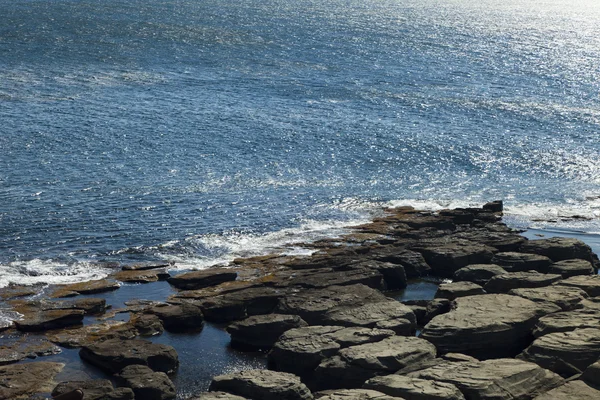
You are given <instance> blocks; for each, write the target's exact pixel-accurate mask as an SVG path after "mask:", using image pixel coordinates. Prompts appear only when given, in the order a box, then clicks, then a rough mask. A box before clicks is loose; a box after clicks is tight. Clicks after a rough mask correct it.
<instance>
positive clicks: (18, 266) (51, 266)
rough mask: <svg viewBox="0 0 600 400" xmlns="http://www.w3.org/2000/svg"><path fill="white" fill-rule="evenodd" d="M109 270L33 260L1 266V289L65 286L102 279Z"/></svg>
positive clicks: (79, 263) (84, 264)
mask: <svg viewBox="0 0 600 400" xmlns="http://www.w3.org/2000/svg"><path fill="white" fill-rule="evenodd" d="M108 272H109V271H108V270H106V269H103V268H101V267H99V266H97V265H94V264H91V263H87V262H78V263H72V264H67V263H63V262H58V261H54V260H41V259H37V258H36V259H33V260H30V261H13V262H10V263H7V264H0V288H3V287H6V286H8V285H9V284H11V283H13V284H19V285H35V284H40V283H42V284H63V283H76V282H82V281H88V280H93V279H101V278H104V277H106V276H107V275H108Z"/></svg>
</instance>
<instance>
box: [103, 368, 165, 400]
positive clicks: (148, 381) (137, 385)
mask: <svg viewBox="0 0 600 400" xmlns="http://www.w3.org/2000/svg"><path fill="white" fill-rule="evenodd" d="M115 377H116V380H117V382H118V385H119V386H124V387H128V388H131V389H132V390H133V393H134V395H135V398H136V399H144V400H168V399H174V398H175V396H176V394H177V392H176V390H175V385H173V382H171V380H170V379H169V377H168V376H167V374H165V373H164V372H154V371H153V370H151V369H150V368H148V367H146V366H145V365H128V366H127V367H125V368H123V369H122V370H121V372H119V373H118V374H116V375H115Z"/></svg>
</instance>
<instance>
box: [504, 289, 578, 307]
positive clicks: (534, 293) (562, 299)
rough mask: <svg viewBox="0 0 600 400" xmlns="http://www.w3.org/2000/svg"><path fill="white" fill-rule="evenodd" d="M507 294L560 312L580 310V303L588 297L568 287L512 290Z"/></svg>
mask: <svg viewBox="0 0 600 400" xmlns="http://www.w3.org/2000/svg"><path fill="white" fill-rule="evenodd" d="M509 294H512V295H515V296H519V297H523V298H525V299H529V300H531V301H534V302H536V303H540V304H547V305H549V307H558V309H559V310H562V311H570V310H574V309H576V308H580V307H581V304H580V303H581V301H582V300H584V299H586V298H587V297H588V295H587V293H585V292H584V291H583V290H581V289H579V288H576V287H568V286H546V287H541V288H532V289H513V290H511V291H510V292H509ZM554 309H555V308H554ZM555 310H556V309H555ZM556 311H558V310H556ZM552 312H553V311H552Z"/></svg>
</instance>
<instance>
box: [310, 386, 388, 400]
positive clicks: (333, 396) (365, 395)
mask: <svg viewBox="0 0 600 400" xmlns="http://www.w3.org/2000/svg"><path fill="white" fill-rule="evenodd" d="M315 399H321V400H371V399H373V400H398V399H399V397H391V396H387V395H385V394H383V393H381V392H377V391H375V390H369V389H342V390H327V391H324V392H319V393H315Z"/></svg>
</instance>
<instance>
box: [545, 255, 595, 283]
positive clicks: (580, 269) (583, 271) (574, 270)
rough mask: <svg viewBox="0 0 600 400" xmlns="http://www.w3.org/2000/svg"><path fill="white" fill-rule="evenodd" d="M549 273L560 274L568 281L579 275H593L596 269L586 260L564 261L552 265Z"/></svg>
mask: <svg viewBox="0 0 600 400" xmlns="http://www.w3.org/2000/svg"><path fill="white" fill-rule="evenodd" d="M548 273H550V274H559V275H561V276H562V277H563V278H565V279H566V278H570V277H572V276H577V275H592V274H593V273H594V267H593V266H592V263H591V262H589V261H586V260H581V259H574V260H563V261H558V262H555V263H554V264H552V265H550V267H548Z"/></svg>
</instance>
